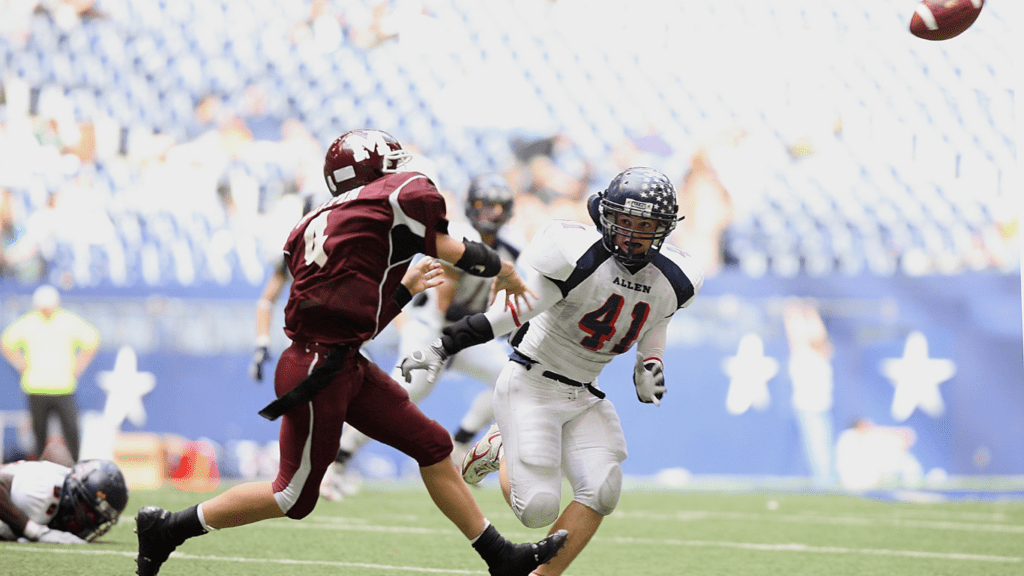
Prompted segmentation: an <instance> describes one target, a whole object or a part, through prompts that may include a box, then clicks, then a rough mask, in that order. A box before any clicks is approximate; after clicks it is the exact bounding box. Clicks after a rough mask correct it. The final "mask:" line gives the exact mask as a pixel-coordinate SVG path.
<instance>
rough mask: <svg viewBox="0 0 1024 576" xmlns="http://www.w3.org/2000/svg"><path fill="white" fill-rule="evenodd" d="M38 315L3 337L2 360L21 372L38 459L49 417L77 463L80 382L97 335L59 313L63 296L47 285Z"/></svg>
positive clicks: (35, 298) (38, 298)
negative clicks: (54, 418) (77, 392)
mask: <svg viewBox="0 0 1024 576" xmlns="http://www.w3.org/2000/svg"><path fill="white" fill-rule="evenodd" d="M32 304H33V306H35V308H36V310H34V311H32V312H29V313H27V314H25V315H24V316H22V317H20V318H18V319H17V320H15V321H14V322H13V323H12V324H11V325H10V326H8V327H7V329H6V330H4V332H3V335H2V336H0V339H2V343H0V348H2V350H3V355H4V358H6V359H7V361H8V362H10V364H11V366H13V367H14V368H15V369H16V370H17V371H18V372H20V373H21V389H22V390H23V391H24V392H25V394H26V395H27V397H28V408H29V412H30V413H31V416H32V429H33V432H34V433H35V438H36V453H35V455H36V457H38V456H39V455H40V454H42V453H43V450H44V449H45V448H46V436H47V426H48V424H49V418H50V415H51V414H56V415H57V417H58V419H59V420H60V424H61V429H62V430H63V434H64V442H65V444H66V445H67V447H68V450H69V451H70V452H71V458H72V459H73V460H75V461H77V460H78V450H79V436H78V406H77V404H76V402H75V390H76V389H77V387H78V377H79V376H81V375H82V372H84V371H85V369H86V367H88V366H89V362H91V361H92V357H93V355H95V354H96V349H97V348H98V347H99V342H100V339H99V333H98V332H97V331H96V329H95V328H93V327H92V326H91V325H90V324H89V323H87V322H86V321H85V320H82V318H80V317H79V316H78V315H77V314H74V313H72V312H69V311H67V310H64V309H63V308H60V293H59V292H57V289H56V288H54V287H53V286H49V285H43V286H40V287H39V288H37V289H36V291H35V293H34V294H33V295H32Z"/></svg>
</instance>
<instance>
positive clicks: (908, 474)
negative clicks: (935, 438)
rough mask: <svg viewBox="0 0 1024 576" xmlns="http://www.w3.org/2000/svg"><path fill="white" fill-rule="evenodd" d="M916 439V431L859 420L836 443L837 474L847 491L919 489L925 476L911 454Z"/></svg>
mask: <svg viewBox="0 0 1024 576" xmlns="http://www.w3.org/2000/svg"><path fill="white" fill-rule="evenodd" d="M916 440H917V434H915V432H914V429H913V428H910V427H907V426H879V425H877V424H875V423H874V422H872V421H871V420H868V419H867V418H861V419H858V420H856V421H855V422H854V423H853V425H852V426H851V427H850V428H847V429H846V430H844V431H843V433H842V434H840V435H839V441H838V442H836V471H837V472H838V473H839V481H840V482H841V483H842V486H843V488H846V489H847V490H867V489H870V488H876V487H879V486H911V487H912V486H916V485H917V484H919V483H920V482H921V479H922V477H923V474H922V469H921V464H920V463H919V462H918V461H917V458H915V457H914V455H913V454H911V452H910V447H911V446H913V445H914V442H915V441H916Z"/></svg>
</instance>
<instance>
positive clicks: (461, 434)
mask: <svg viewBox="0 0 1024 576" xmlns="http://www.w3.org/2000/svg"><path fill="white" fill-rule="evenodd" d="M474 436H476V432H470V431H469V430H466V429H465V428H459V431H458V432H456V433H455V436H453V437H452V440H455V441H456V442H459V443H461V444H469V443H470V441H472V440H473V437H474Z"/></svg>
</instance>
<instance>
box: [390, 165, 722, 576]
mask: <svg viewBox="0 0 1024 576" xmlns="http://www.w3.org/2000/svg"><path fill="white" fill-rule="evenodd" d="M588 208H589V211H590V214H591V217H592V218H593V219H594V222H595V223H596V224H597V227H596V228H595V227H594V226H589V225H583V224H579V223H576V222H568V221H554V222H550V223H548V224H546V225H545V226H543V227H542V228H541V229H540V230H539V231H538V232H537V234H536V235H535V236H534V238H533V239H532V240H531V242H530V244H529V246H527V248H526V250H525V251H524V253H523V255H522V257H521V263H522V265H523V266H524V267H525V268H527V269H528V271H529V272H530V273H531V275H532V278H531V279H530V280H529V284H530V286H531V288H532V289H533V290H534V292H536V293H537V295H538V300H537V301H536V302H534V303H533V307H532V309H518V310H517V309H515V308H514V307H513V308H509V309H507V310H506V309H505V307H503V306H501V305H497V306H495V307H492V308H491V309H490V310H488V311H487V312H486V313H482V314H476V315H473V316H469V317H467V318H464V319H463V320H461V321H459V322H456V323H455V324H453V325H452V326H449V327H448V328H446V329H445V330H444V335H443V336H442V337H441V338H440V339H438V340H436V341H435V342H434V343H433V344H431V345H430V346H429V347H427V348H425V349H423V350H420V351H417V352H415V353H413V354H411V355H409V356H406V357H405V358H404V359H403V360H402V364H401V366H402V370H403V373H404V374H406V375H407V377H408V376H411V375H413V374H415V372H416V371H417V369H424V371H425V372H427V373H428V374H429V375H430V377H431V378H434V377H436V375H437V374H438V373H439V371H440V370H441V367H442V366H443V364H444V362H445V361H446V359H447V358H448V357H449V356H450V355H451V354H455V353H457V352H459V351H460V350H463V349H464V348H466V347H468V346H474V345H476V344H478V343H480V342H484V341H487V340H490V339H491V338H492V337H493V335H495V334H502V333H504V332H506V331H508V330H512V329H514V330H515V332H513V334H512V337H511V339H510V343H511V344H512V346H513V352H512V353H511V355H510V356H509V359H510V362H508V363H507V365H506V366H505V368H504V370H503V371H502V373H501V376H500V377H499V379H498V382H497V384H496V387H495V394H494V411H495V416H496V419H497V424H496V426H494V427H492V428H491V429H490V430H489V431H488V432H487V433H486V434H485V436H484V438H482V439H481V440H480V441H479V442H478V443H477V444H476V445H475V446H474V447H473V449H472V450H471V451H470V452H469V453H468V454H466V457H465V459H464V461H463V477H464V478H465V480H466V481H467V482H469V483H477V482H479V481H480V480H481V479H483V477H484V476H485V475H486V474H488V473H489V472H493V471H495V470H500V471H501V486H502V490H503V491H504V493H505V496H506V499H507V500H508V502H509V504H510V505H511V506H512V509H513V511H514V512H515V514H516V516H517V517H518V518H519V519H520V521H522V523H523V524H524V525H526V526H528V527H530V528H538V527H541V526H547V525H549V524H552V523H554V525H553V526H552V530H558V529H562V528H565V529H568V530H569V533H570V534H571V535H572V536H571V537H570V538H569V540H568V541H567V542H566V546H565V548H564V549H563V550H562V552H561V553H559V555H558V556H557V557H556V558H555V559H553V560H552V562H551V563H550V564H547V565H544V566H541V567H540V568H539V569H538V570H537V572H536V574H544V575H546V576H553V575H557V574H561V573H562V572H563V571H564V570H565V569H566V567H567V566H568V565H569V563H570V562H572V560H573V559H574V558H575V557H576V556H577V555H578V554H579V553H580V552H581V551H582V549H583V547H584V546H585V545H586V543H587V542H588V541H589V540H590V538H591V537H592V536H593V534H594V533H595V532H596V531H597V528H598V526H599V525H600V523H601V520H602V519H603V518H604V516H606V515H608V514H610V513H611V512H612V510H614V508H615V506H616V504H617V503H618V500H619V493H620V489H621V481H622V470H621V467H620V463H621V462H622V461H623V460H625V458H626V442H625V438H624V435H623V432H622V428H621V425H620V423H619V418H618V415H617V414H616V412H615V408H614V406H613V405H612V403H611V402H610V401H608V400H606V399H605V395H604V393H603V392H602V391H601V389H600V388H599V387H598V384H597V376H598V374H599V373H600V372H601V369H602V368H603V367H604V366H605V365H606V364H607V363H608V362H610V361H611V360H612V358H614V357H615V356H617V355H619V354H623V353H626V352H627V351H629V350H630V349H632V348H633V346H634V344H635V345H636V349H637V352H636V354H637V359H636V366H635V368H634V376H633V382H634V385H635V387H636V393H637V397H638V398H639V400H640V401H641V402H645V403H653V404H656V405H657V404H660V401H661V398H662V395H663V394H664V392H665V376H664V371H663V362H662V355H663V353H664V350H665V342H666V333H667V327H668V323H669V320H670V319H671V317H672V315H673V314H674V313H675V311H676V310H678V309H680V308H683V307H686V306H688V305H689V304H690V302H691V301H692V300H693V298H694V297H695V296H696V294H697V292H698V291H699V290H700V288H701V285H702V284H703V279H704V275H703V271H702V270H701V267H700V266H699V265H698V264H697V263H695V262H694V261H693V259H692V258H690V257H689V256H688V255H687V254H685V253H683V252H681V251H679V250H677V249H675V248H674V247H671V246H664V247H663V246H662V245H663V243H664V241H665V238H666V237H667V236H668V235H669V233H671V231H672V229H673V228H675V225H676V222H677V221H678V220H679V218H678V217H677V212H678V203H677V198H676V192H675V188H674V187H673V186H672V183H671V182H670V181H669V179H668V178H667V177H666V176H665V175H664V174H662V173H660V172H658V171H657V170H653V169H651V168H630V169H628V170H626V171H624V172H622V173H620V174H619V175H617V176H616V177H615V178H614V179H613V180H612V182H611V183H610V184H609V186H608V189H607V190H604V191H602V192H601V193H599V194H596V195H595V196H593V197H591V199H590V201H589V202H588ZM499 430H500V432H499ZM563 472H564V474H565V476H566V477H567V478H568V480H569V482H570V484H571V485H572V488H573V494H574V497H573V501H572V502H571V503H570V504H569V505H568V506H567V507H566V509H565V511H564V512H563V513H562V514H561V515H559V511H560V509H561V479H562V476H561V474H562V473H563Z"/></svg>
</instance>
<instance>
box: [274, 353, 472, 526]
mask: <svg viewBox="0 0 1024 576" xmlns="http://www.w3.org/2000/svg"><path fill="white" fill-rule="evenodd" d="M329 352H330V348H329V347H327V346H322V345H319V344H298V343H293V344H292V345H291V346H289V347H288V349H286V350H285V351H284V352H283V353H282V354H281V358H280V360H278V362H277V371H276V373H275V375H274V388H275V391H276V393H277V395H278V397H280V396H281V395H282V394H285V393H287V392H288V391H289V390H291V389H292V388H294V387H295V386H297V385H298V384H299V383H300V382H302V380H303V379H304V378H305V377H306V376H307V375H308V374H309V373H310V372H312V370H313V369H314V368H315V367H317V366H318V365H320V364H322V363H323V362H324V359H325V358H326V357H327V354H328V353H329ZM345 422H348V423H349V424H350V425H352V426H353V427H355V428H356V429H357V430H359V431H360V432H362V433H363V434H366V435H367V436H369V437H370V438H373V439H374V440H377V441H378V442H382V443H384V444H387V445H388V446H392V447H394V448H396V449H397V450H399V451H401V452H402V453H404V454H407V455H409V456H411V457H412V458H413V459H415V460H416V462H417V463H418V464H419V465H420V466H421V467H426V466H431V465H433V464H437V463H438V462H440V461H442V460H444V459H446V458H448V457H449V455H450V454H451V452H452V441H451V437H450V436H449V435H448V432H447V431H446V430H445V429H444V427H443V426H441V425H440V424H438V423H437V422H436V421H435V420H431V419H430V418H427V417H426V416H425V415H424V414H423V412H421V411H420V409H419V408H417V407H416V405H415V404H413V403H412V401H410V400H409V394H408V393H407V392H406V391H405V389H404V388H402V387H401V386H400V385H399V384H398V383H397V382H395V381H394V380H392V379H391V377H390V376H388V374H387V373H386V372H384V371H383V370H381V369H380V368H379V367H378V366H377V365H376V364H374V363H373V362H371V361H369V360H368V359H366V357H364V356H363V355H362V354H359V351H358V350H356V349H353V350H351V351H350V352H349V353H348V355H347V356H346V357H345V359H344V364H343V366H342V368H341V370H340V371H339V372H338V375H337V376H335V377H334V379H333V380H332V381H331V382H330V384H328V385H327V386H326V387H325V388H324V389H323V390H321V391H320V393H319V394H317V395H316V397H314V398H313V399H312V400H311V401H310V402H308V403H306V404H304V405H300V406H298V407H296V408H295V409H293V410H291V411H289V412H287V413H286V414H284V416H282V419H281V433H280V442H281V447H280V451H281V463H280V465H279V467H278V472H277V478H276V479H275V480H274V494H275V496H276V497H277V499H278V503H279V504H281V506H282V509H284V510H285V513H286V514H287V516H288V517H289V518H303V517H305V516H306V515H307V514H309V513H310V512H312V511H313V508H314V507H315V506H316V501H317V498H318V497H319V493H320V481H321V480H322V479H323V476H324V474H325V473H326V472H327V467H328V466H330V465H331V463H332V462H334V458H335V456H336V455H337V453H338V440H339V438H341V429H342V425H343V424H344V423H345Z"/></svg>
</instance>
